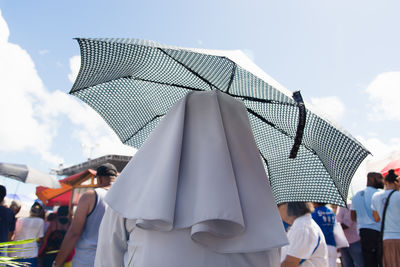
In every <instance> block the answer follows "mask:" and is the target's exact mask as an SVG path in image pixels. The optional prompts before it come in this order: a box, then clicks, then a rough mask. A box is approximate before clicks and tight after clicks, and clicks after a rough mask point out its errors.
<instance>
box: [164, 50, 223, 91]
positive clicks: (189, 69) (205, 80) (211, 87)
mask: <svg viewBox="0 0 400 267" xmlns="http://www.w3.org/2000/svg"><path fill="white" fill-rule="evenodd" d="M157 49H158V50H160V51H161V52H162V53H163V54H165V55H166V56H167V57H169V58H171V59H172V60H173V61H175V62H176V63H178V64H179V65H181V66H182V67H184V68H185V69H187V70H188V71H189V72H190V73H192V74H193V75H194V76H196V77H198V78H199V79H200V80H202V81H203V82H205V83H206V84H208V86H210V89H211V90H212V89H213V88H217V89H218V90H220V91H222V90H221V89H219V88H218V87H217V86H215V85H213V84H212V83H210V81H208V80H207V79H205V78H203V77H202V76H201V75H200V74H198V73H197V72H195V71H194V70H192V69H191V68H189V67H188V66H186V65H185V64H183V63H182V62H180V61H178V60H176V59H175V58H173V57H172V56H171V55H169V54H168V53H167V52H165V51H164V49H161V48H159V47H158V48H157Z"/></svg>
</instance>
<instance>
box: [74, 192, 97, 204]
mask: <svg viewBox="0 0 400 267" xmlns="http://www.w3.org/2000/svg"><path fill="white" fill-rule="evenodd" d="M95 199H96V192H95V191H94V190H93V189H90V190H88V191H86V192H85V193H83V194H82V196H81V197H80V198H79V202H78V206H82V205H91V203H93V201H95Z"/></svg>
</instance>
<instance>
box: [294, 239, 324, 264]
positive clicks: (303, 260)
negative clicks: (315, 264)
mask: <svg viewBox="0 0 400 267" xmlns="http://www.w3.org/2000/svg"><path fill="white" fill-rule="evenodd" d="M320 243H321V236H320V235H318V242H317V246H316V247H315V248H314V250H313V252H312V253H311V255H313V254H314V252H315V251H316V250H317V248H318V247H319V244H320ZM306 260H307V259H301V260H300V262H299V265H301V264H302V263H303V262H305V261H306Z"/></svg>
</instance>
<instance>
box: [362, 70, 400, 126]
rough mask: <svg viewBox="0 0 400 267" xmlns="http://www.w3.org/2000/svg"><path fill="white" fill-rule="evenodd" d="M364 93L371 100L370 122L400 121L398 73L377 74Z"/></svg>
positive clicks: (399, 75) (399, 76) (399, 80)
mask: <svg viewBox="0 0 400 267" xmlns="http://www.w3.org/2000/svg"><path fill="white" fill-rule="evenodd" d="M365 91H366V92H367V94H368V95H369V99H370V100H371V103H370V106H371V109H370V110H371V113H370V114H369V118H370V119H371V120H400V108H399V99H400V72H385V73H381V74H379V75H378V76H376V77H375V79H374V80H373V81H372V82H371V83H370V84H369V85H368V87H367V89H366V90H365Z"/></svg>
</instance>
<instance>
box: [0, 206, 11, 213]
mask: <svg viewBox="0 0 400 267" xmlns="http://www.w3.org/2000/svg"><path fill="white" fill-rule="evenodd" d="M0 212H2V213H5V214H7V215H8V214H14V212H13V211H12V209H10V208H8V207H5V206H0Z"/></svg>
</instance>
